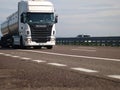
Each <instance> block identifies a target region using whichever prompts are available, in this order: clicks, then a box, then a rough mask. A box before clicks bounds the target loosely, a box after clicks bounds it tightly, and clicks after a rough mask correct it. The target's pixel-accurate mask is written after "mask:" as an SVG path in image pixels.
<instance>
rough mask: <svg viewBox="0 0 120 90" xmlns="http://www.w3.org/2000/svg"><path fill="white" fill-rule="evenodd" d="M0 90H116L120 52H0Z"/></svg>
mask: <svg viewBox="0 0 120 90" xmlns="http://www.w3.org/2000/svg"><path fill="white" fill-rule="evenodd" d="M0 90H120V48H119V47H82V46H55V47H54V48H53V49H52V50H47V49H45V48H43V49H3V48H1V49H0Z"/></svg>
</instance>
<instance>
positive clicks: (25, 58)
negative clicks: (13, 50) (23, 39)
mask: <svg viewBox="0 0 120 90" xmlns="http://www.w3.org/2000/svg"><path fill="white" fill-rule="evenodd" d="M20 59H24V60H30V59H31V58H27V57H20Z"/></svg>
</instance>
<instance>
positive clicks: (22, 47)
mask: <svg viewBox="0 0 120 90" xmlns="http://www.w3.org/2000/svg"><path fill="white" fill-rule="evenodd" d="M20 48H21V49H24V48H25V46H24V44H23V38H22V37H21V38H20Z"/></svg>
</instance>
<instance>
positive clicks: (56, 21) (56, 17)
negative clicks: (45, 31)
mask: <svg viewBox="0 0 120 90" xmlns="http://www.w3.org/2000/svg"><path fill="white" fill-rule="evenodd" d="M55 23H58V15H55Z"/></svg>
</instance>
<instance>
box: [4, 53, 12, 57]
mask: <svg viewBox="0 0 120 90" xmlns="http://www.w3.org/2000/svg"><path fill="white" fill-rule="evenodd" d="M4 56H9V57H10V56H12V55H11V54H4Z"/></svg>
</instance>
